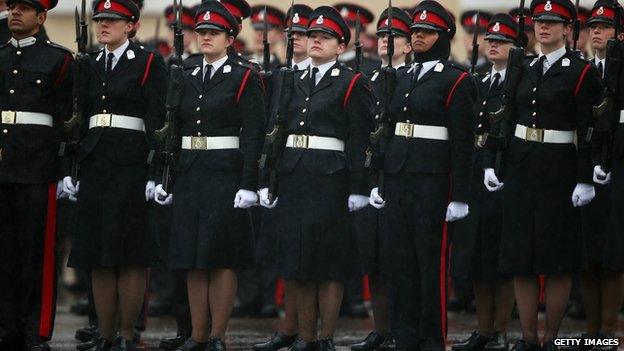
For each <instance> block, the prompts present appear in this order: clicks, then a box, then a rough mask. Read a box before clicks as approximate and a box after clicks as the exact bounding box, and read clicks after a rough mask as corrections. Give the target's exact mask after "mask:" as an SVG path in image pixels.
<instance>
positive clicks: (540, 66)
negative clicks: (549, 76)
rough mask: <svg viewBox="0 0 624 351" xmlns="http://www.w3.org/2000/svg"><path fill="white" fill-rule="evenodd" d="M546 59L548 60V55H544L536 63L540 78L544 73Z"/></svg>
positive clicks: (536, 70)
mask: <svg viewBox="0 0 624 351" xmlns="http://www.w3.org/2000/svg"><path fill="white" fill-rule="evenodd" d="M544 61H546V55H542V57H540V58H539V60H537V63H536V64H535V73H537V77H538V78H542V76H543V75H544Z"/></svg>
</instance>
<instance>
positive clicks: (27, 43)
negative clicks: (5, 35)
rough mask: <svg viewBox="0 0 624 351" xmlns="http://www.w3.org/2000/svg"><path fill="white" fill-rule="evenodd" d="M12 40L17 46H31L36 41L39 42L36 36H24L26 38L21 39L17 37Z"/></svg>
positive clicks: (12, 43)
mask: <svg viewBox="0 0 624 351" xmlns="http://www.w3.org/2000/svg"><path fill="white" fill-rule="evenodd" d="M10 41H11V45H13V46H14V47H16V48H25V47H27V46H31V45H33V44H34V43H35V42H37V38H35V37H28V38H24V39H20V40H17V39H15V38H11V40H10Z"/></svg>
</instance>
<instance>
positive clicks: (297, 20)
mask: <svg viewBox="0 0 624 351" xmlns="http://www.w3.org/2000/svg"><path fill="white" fill-rule="evenodd" d="M292 21H293V23H299V13H297V12H295V15H294V16H293V20H292Z"/></svg>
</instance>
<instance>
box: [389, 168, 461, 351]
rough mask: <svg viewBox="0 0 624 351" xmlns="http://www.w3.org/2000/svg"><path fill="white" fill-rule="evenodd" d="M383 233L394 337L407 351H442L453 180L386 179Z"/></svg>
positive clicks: (423, 176) (420, 176) (431, 176)
mask: <svg viewBox="0 0 624 351" xmlns="http://www.w3.org/2000/svg"><path fill="white" fill-rule="evenodd" d="M386 179H387V180H386V208H384V209H382V210H381V213H380V218H381V222H380V224H381V230H382V233H383V237H384V239H385V240H387V241H388V242H387V246H386V247H387V248H388V250H387V251H386V252H385V253H384V254H383V259H384V260H386V261H387V265H388V268H389V270H388V272H387V275H388V278H389V289H390V293H391V298H392V300H393V301H392V304H393V308H392V310H393V312H394V313H392V314H391V315H392V318H393V319H395V320H394V321H393V323H392V324H393V325H394V326H396V327H395V329H394V330H393V335H394V337H395V339H396V340H397V344H399V345H403V346H406V347H407V348H408V349H409V350H413V349H420V350H423V351H424V350H427V351H428V350H436V351H438V350H440V351H441V350H444V339H445V337H446V260H447V252H446V250H447V246H448V244H447V235H446V230H445V229H446V226H445V224H444V218H445V214H446V206H447V203H448V192H449V180H448V176H446V175H443V174H416V173H407V172H400V173H398V174H394V175H388V176H387V178H386Z"/></svg>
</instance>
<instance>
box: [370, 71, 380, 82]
mask: <svg viewBox="0 0 624 351" xmlns="http://www.w3.org/2000/svg"><path fill="white" fill-rule="evenodd" d="M377 77H379V72H375V74H373V77H372V78H371V81H373V82H374V81H375V80H377Z"/></svg>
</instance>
